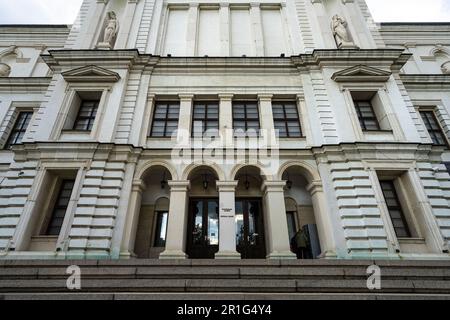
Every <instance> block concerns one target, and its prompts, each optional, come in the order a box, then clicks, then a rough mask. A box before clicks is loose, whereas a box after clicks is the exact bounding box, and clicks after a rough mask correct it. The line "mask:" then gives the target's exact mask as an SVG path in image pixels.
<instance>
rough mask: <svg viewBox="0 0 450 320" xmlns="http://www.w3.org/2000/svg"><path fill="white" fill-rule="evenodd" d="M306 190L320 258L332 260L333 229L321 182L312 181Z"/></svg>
mask: <svg viewBox="0 0 450 320" xmlns="http://www.w3.org/2000/svg"><path fill="white" fill-rule="evenodd" d="M306 189H307V191H308V192H309V193H310V194H311V199H312V203H313V208H314V219H315V220H316V224H317V231H318V233H319V241H320V249H321V251H322V254H321V256H322V257H323V258H334V257H336V245H335V241H334V237H333V228H332V225H331V222H330V219H329V217H328V210H327V207H326V203H327V200H326V198H325V194H324V192H323V187H322V182H321V181H313V182H311V183H310V184H309V185H308V186H307V188H306Z"/></svg>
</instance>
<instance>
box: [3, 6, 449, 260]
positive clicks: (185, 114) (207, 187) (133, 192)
mask: <svg viewBox="0 0 450 320" xmlns="http://www.w3.org/2000/svg"><path fill="white" fill-rule="evenodd" d="M449 114H450V24H446V23H441V24H432V23H424V24H413V23H411V24H406V23H403V24H401V23H398V24H395V23H385V24H377V23H375V22H374V21H373V19H372V17H371V15H370V12H369V10H368V8H367V6H366V3H365V1H364V0H292V1H291V0H275V1H274V0H270V1H269V0H259V1H246V0H233V1H225V0H220V1H219V0H209V1H206V2H202V1H201V0H84V1H83V4H82V6H81V9H80V12H79V15H78V18H77V20H76V21H75V23H74V24H73V25H71V26H58V25H41V26H31V25H29V26H27V25H20V26H19V25H10V26H8V25H2V26H0V148H1V150H0V259H131V258H138V259H139V258H150V259H297V258H298V259H375V258H380V259H450V255H449V241H450V175H449V170H450V152H449V149H448V148H449V142H450V140H449V139H450V116H449ZM299 236H302V237H303V238H302V239H304V242H305V244H304V246H303V248H304V250H302V251H301V252H300V253H299V252H296V253H294V251H296V250H295V246H293V245H292V244H293V243H297V242H298V241H297V242H296V241H293V240H292V239H298V237H299Z"/></svg>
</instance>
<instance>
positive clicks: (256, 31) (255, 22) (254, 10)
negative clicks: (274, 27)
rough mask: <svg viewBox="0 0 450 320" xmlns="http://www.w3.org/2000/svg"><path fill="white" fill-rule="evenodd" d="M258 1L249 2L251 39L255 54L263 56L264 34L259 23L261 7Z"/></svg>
mask: <svg viewBox="0 0 450 320" xmlns="http://www.w3.org/2000/svg"><path fill="white" fill-rule="evenodd" d="M259 5H260V4H259V3H258V2H251V3H250V19H251V23H252V29H253V39H255V53H256V54H255V55H256V56H257V57H263V56H264V54H265V52H264V36H263V28H262V23H261V8H260V6H259Z"/></svg>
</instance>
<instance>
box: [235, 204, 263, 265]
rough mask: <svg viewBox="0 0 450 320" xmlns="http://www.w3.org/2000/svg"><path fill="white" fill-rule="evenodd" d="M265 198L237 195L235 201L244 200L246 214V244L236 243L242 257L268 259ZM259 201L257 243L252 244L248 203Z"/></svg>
mask: <svg viewBox="0 0 450 320" xmlns="http://www.w3.org/2000/svg"><path fill="white" fill-rule="evenodd" d="M262 200H263V199H262V198H255V197H252V198H247V197H236V198H235V203H236V202H238V201H242V202H243V208H242V210H243V215H244V245H243V246H239V245H238V244H236V250H237V251H238V252H240V253H241V258H242V259H266V241H265V228H264V211H263V201H262ZM249 202H257V203H258V216H257V221H256V233H258V236H257V238H256V242H257V244H256V245H251V244H250V234H249V212H248V203H249Z"/></svg>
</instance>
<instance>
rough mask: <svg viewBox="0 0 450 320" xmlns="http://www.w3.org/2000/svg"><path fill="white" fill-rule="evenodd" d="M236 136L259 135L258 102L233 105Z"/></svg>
mask: <svg viewBox="0 0 450 320" xmlns="http://www.w3.org/2000/svg"><path fill="white" fill-rule="evenodd" d="M233 128H234V132H235V135H247V136H248V135H252V136H255V135H259V129H260V126H259V110H258V104H257V103H256V102H235V103H233Z"/></svg>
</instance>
